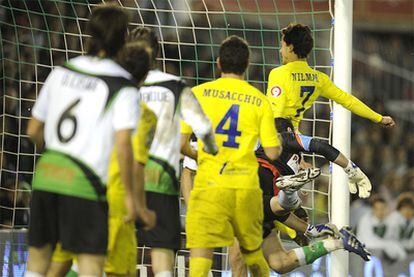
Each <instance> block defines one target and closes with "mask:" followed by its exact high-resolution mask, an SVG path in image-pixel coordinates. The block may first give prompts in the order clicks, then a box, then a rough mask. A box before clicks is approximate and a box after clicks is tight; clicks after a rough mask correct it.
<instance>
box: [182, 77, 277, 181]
mask: <svg viewBox="0 0 414 277" xmlns="http://www.w3.org/2000/svg"><path fill="white" fill-rule="evenodd" d="M193 92H194V94H195V96H196V98H197V100H198V101H199V103H200V105H201V107H202V109H203V111H204V112H205V113H206V115H207V116H208V117H209V119H210V120H211V123H212V128H213V130H214V133H215V140H216V142H217V146H218V154H217V155H215V156H213V155H210V154H207V153H206V152H204V151H203V148H204V144H203V142H202V141H201V140H198V161H197V162H198V170H197V174H200V173H202V172H204V174H206V176H207V175H208V176H215V178H216V180H217V179H220V178H222V177H223V178H224V177H228V178H227V179H229V178H230V179H229V180H233V181H231V182H222V181H219V183H220V185H221V186H226V187H232V188H246V187H249V186H250V187H252V186H254V187H256V186H258V182H257V183H256V181H255V180H256V179H255V178H257V169H258V163H257V160H256V157H255V154H254V149H255V146H256V144H257V142H258V139H260V143H261V145H262V146H263V147H276V146H279V145H280V141H279V139H278V136H277V133H276V130H275V127H274V120H273V117H272V111H271V108H270V103H269V101H268V100H267V99H266V96H265V95H264V94H262V93H261V92H260V91H259V90H257V89H256V88H254V87H253V86H251V85H250V84H249V83H247V82H246V81H244V80H239V79H235V78H219V79H217V80H215V81H211V82H207V83H204V84H202V85H199V86H196V87H194V88H193ZM181 132H182V133H185V134H190V133H191V132H192V130H191V127H189V126H188V125H186V124H182V129H181ZM238 177H241V179H240V180H246V179H243V178H245V177H247V178H253V179H252V180H253V181H252V182H250V181H246V182H238V181H237V180H239V178H238ZM194 187H197V183H195V185H194Z"/></svg>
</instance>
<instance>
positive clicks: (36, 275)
mask: <svg viewBox="0 0 414 277" xmlns="http://www.w3.org/2000/svg"><path fill="white" fill-rule="evenodd" d="M24 276H25V277H46V275H43V274H40V273H37V272H33V271H26V273H25V274H24Z"/></svg>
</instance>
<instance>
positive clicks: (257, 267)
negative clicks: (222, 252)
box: [243, 248, 270, 277]
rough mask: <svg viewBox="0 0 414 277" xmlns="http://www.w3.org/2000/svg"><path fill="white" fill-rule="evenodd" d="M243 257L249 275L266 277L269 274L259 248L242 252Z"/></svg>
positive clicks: (267, 266)
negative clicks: (249, 251)
mask: <svg viewBox="0 0 414 277" xmlns="http://www.w3.org/2000/svg"><path fill="white" fill-rule="evenodd" d="M243 258H244V261H245V262H246V264H247V266H248V267H249V272H250V276H252V277H266V276H269V275H270V268H269V265H268V264H267V262H266V259H265V258H264V256H263V251H262V249H261V248H260V249H258V250H257V251H254V252H251V253H243Z"/></svg>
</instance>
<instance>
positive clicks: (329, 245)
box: [322, 238, 344, 252]
mask: <svg viewBox="0 0 414 277" xmlns="http://www.w3.org/2000/svg"><path fill="white" fill-rule="evenodd" d="M322 242H323V246H324V247H325V249H326V250H327V251H328V252H332V251H335V250H338V249H342V248H344V246H343V244H342V241H341V240H339V239H332V238H330V239H324V240H323V241H322Z"/></svg>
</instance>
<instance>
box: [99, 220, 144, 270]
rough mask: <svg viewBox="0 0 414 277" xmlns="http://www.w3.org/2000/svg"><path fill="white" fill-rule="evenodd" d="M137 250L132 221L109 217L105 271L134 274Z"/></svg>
mask: <svg viewBox="0 0 414 277" xmlns="http://www.w3.org/2000/svg"><path fill="white" fill-rule="evenodd" d="M137 251H138V250H137V239H136V235H135V225H134V223H128V224H126V223H124V219H123V218H122V217H110V218H109V239H108V253H107V256H106V260H105V266H104V270H105V272H107V273H113V274H118V275H125V274H135V272H136V265H137V255H138V254H137Z"/></svg>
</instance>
